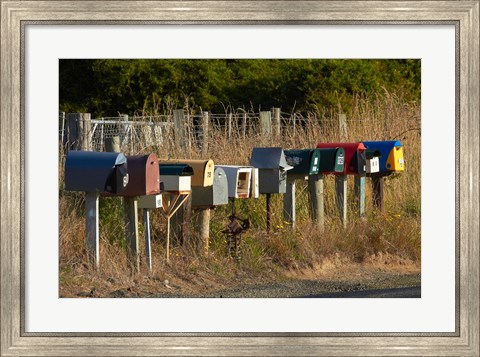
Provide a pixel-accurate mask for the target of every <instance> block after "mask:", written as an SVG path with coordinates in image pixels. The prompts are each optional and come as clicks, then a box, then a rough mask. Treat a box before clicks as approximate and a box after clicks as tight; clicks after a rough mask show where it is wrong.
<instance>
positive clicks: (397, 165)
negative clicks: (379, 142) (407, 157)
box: [386, 146, 405, 171]
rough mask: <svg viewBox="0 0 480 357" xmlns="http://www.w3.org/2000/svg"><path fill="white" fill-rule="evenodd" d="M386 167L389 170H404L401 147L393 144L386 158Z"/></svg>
mask: <svg viewBox="0 0 480 357" xmlns="http://www.w3.org/2000/svg"><path fill="white" fill-rule="evenodd" d="M386 165H387V169H388V170H391V171H404V170H405V162H404V159H403V147H402V146H394V147H393V148H392V150H391V151H390V153H389V155H388V158H387V164H386Z"/></svg>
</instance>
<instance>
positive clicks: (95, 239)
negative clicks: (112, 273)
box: [85, 192, 100, 269]
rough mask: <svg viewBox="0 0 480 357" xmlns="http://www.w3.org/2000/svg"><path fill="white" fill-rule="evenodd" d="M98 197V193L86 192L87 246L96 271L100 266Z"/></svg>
mask: <svg viewBox="0 0 480 357" xmlns="http://www.w3.org/2000/svg"><path fill="white" fill-rule="evenodd" d="M98 197H99V195H98V192H85V246H86V249H87V255H88V257H89V259H90V260H93V263H94V264H95V268H96V269H98V268H99V266H100V249H99V245H100V239H99V229H98V217H99V210H98Z"/></svg>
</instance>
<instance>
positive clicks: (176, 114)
mask: <svg viewBox="0 0 480 357" xmlns="http://www.w3.org/2000/svg"><path fill="white" fill-rule="evenodd" d="M173 122H174V125H175V141H176V142H177V143H178V145H179V146H180V148H181V149H185V148H186V146H187V142H186V140H187V135H186V129H185V114H184V112H183V109H177V110H174V111H173Z"/></svg>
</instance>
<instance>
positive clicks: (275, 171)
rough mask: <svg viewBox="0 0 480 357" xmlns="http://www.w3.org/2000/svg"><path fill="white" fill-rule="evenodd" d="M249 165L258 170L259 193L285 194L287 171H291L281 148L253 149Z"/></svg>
mask: <svg viewBox="0 0 480 357" xmlns="http://www.w3.org/2000/svg"><path fill="white" fill-rule="evenodd" d="M250 165H252V166H254V167H256V168H258V175H259V178H258V190H259V192H260V193H285V192H286V191H287V171H288V170H290V169H292V168H293V167H292V166H290V165H289V164H288V163H287V161H286V160H285V154H284V152H283V149H282V148H253V151H252V157H251V159H250Z"/></svg>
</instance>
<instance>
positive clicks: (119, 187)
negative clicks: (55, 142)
mask: <svg viewBox="0 0 480 357" xmlns="http://www.w3.org/2000/svg"><path fill="white" fill-rule="evenodd" d="M127 184H128V170H127V159H126V157H125V156H124V155H123V154H121V153H117V152H96V151H70V152H69V153H68V154H67V158H66V161H65V190H67V191H84V192H109V193H114V194H116V193H121V192H122V191H123V190H124V189H125V187H126V186H127Z"/></svg>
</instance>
